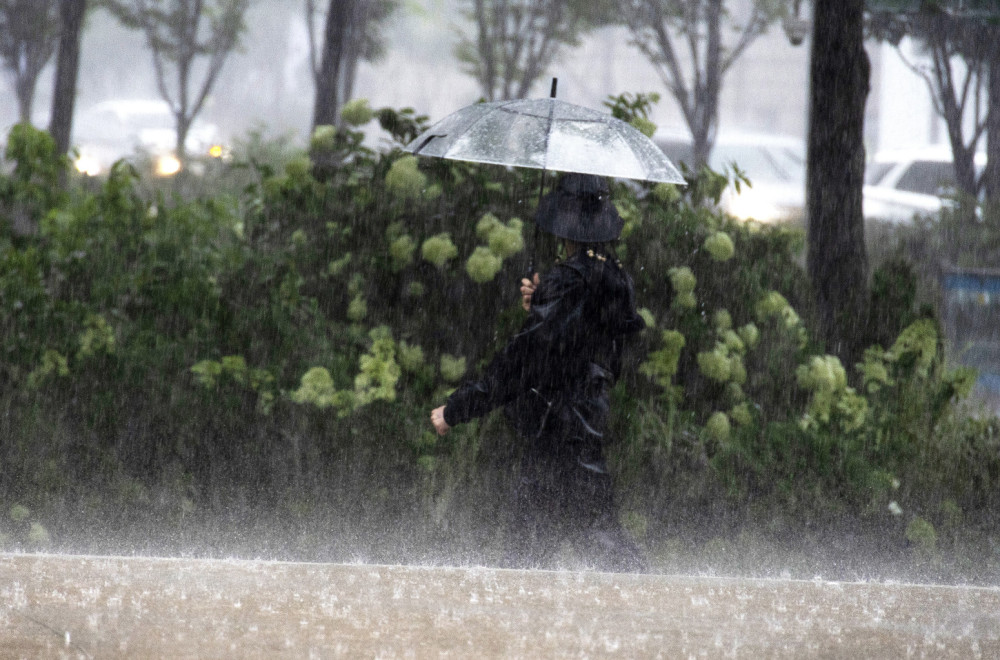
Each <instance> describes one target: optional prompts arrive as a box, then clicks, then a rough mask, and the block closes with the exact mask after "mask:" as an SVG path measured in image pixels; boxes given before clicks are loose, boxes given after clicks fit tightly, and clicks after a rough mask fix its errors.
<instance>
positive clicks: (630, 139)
mask: <svg viewBox="0 0 1000 660" xmlns="http://www.w3.org/2000/svg"><path fill="white" fill-rule="evenodd" d="M553 88H554V84H553ZM405 151H408V152H410V153H413V154H415V155H420V156H437V157H440V158H450V159H453V160H464V161H470V162H474V163H492V164H495V165H508V166H513V167H529V168H534V169H540V170H543V171H545V170H554V171H557V172H580V173H584V174H597V175H600V176H608V177H615V178H623V179H637V180H641V181H654V182H663V183H677V184H683V183H684V178H683V177H682V176H681V174H680V172H678V171H677V168H676V167H675V166H674V164H673V163H671V162H670V160H669V159H668V158H667V157H666V155H665V154H664V153H663V151H661V150H660V149H659V148H658V147H657V146H656V145H655V144H654V143H653V141H652V140H650V139H649V138H648V137H646V136H645V135H644V134H643V133H641V132H640V131H638V130H637V129H635V128H634V127H632V126H630V125H629V124H627V123H625V122H623V121H621V120H620V119H616V118H615V117H612V116H611V115H608V114H605V113H601V112H597V111H594V110H590V109H589V108H585V107H582V106H579V105H574V104H572V103H565V102H563V101H559V100H557V99H555V98H545V99H527V100H515V101H495V102H492V103H477V104H475V105H470V106H466V107H464V108H462V109H460V110H457V111H455V112H453V113H452V114H450V115H448V116H447V117H445V118H444V119H442V120H441V121H439V122H438V123H436V124H434V125H433V126H431V127H430V128H429V129H427V130H426V131H424V132H423V133H421V134H420V135H418V136H417V137H416V138H415V139H414V140H413V141H412V142H410V143H409V144H408V145H406V147H405Z"/></svg>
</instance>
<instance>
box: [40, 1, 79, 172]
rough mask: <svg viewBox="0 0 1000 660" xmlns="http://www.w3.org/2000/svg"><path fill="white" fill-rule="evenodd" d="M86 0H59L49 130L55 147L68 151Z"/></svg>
mask: <svg viewBox="0 0 1000 660" xmlns="http://www.w3.org/2000/svg"><path fill="white" fill-rule="evenodd" d="M86 11H87V0H62V1H61V2H60V3H59V55H58V57H57V58H56V82H55V91H54V93H53V95H52V116H51V118H50V119H49V133H51V134H52V139H53V140H55V143H56V150H57V151H58V152H59V153H61V154H65V153H66V152H67V151H69V139H70V130H71V127H72V126H73V107H74V105H75V103H76V79H77V74H78V73H79V70H80V33H81V31H82V30H83V16H84V14H85V13H86Z"/></svg>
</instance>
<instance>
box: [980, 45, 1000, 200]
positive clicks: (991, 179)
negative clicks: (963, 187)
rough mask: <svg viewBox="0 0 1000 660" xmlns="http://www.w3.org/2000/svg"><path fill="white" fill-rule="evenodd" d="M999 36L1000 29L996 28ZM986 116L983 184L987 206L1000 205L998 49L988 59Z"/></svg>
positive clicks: (999, 85) (999, 58)
mask: <svg viewBox="0 0 1000 660" xmlns="http://www.w3.org/2000/svg"><path fill="white" fill-rule="evenodd" d="M997 32H998V37H1000V30H997ZM987 112H988V113H989V114H988V115H987V116H986V172H984V174H983V184H984V189H985V192H986V201H987V202H988V203H989V204H988V205H989V206H1000V49H996V48H994V49H993V51H992V54H991V56H990V61H989V101H988V110H987Z"/></svg>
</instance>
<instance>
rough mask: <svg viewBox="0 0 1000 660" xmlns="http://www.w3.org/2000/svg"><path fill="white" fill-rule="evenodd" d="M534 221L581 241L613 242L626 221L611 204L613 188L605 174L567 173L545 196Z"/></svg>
mask: <svg viewBox="0 0 1000 660" xmlns="http://www.w3.org/2000/svg"><path fill="white" fill-rule="evenodd" d="M535 223H536V224H537V225H538V227H539V229H544V230H545V231H547V232H549V233H550V234H555V235H556V236H558V237H559V238H566V239H569V240H571V241H576V242H578V243H603V242H605V241H613V240H615V239H616V238H618V236H619V234H621V233H622V227H623V226H624V225H625V221H624V220H622V218H621V216H620V215H618V209H616V208H615V205H614V204H612V203H611V190H610V188H608V183H607V181H605V180H604V178H603V177H599V176H596V175H594V174H577V173H575V172H574V173H571V174H564V175H563V176H562V177H561V178H560V179H559V182H558V183H557V184H556V189H555V190H553V191H552V192H550V193H549V194H548V195H545V196H544V197H542V199H541V201H539V202H538V211H537V212H536V213H535Z"/></svg>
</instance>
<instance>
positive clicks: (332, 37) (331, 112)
mask: <svg viewBox="0 0 1000 660" xmlns="http://www.w3.org/2000/svg"><path fill="white" fill-rule="evenodd" d="M355 1H356V0H330V7H329V9H328V10H327V13H326V28H325V30H324V33H323V57H322V59H321V61H320V67H319V75H318V76H317V78H316V100H315V104H314V106H313V126H312V127H313V130H316V127H317V126H323V125H327V124H337V120H338V119H339V114H340V103H341V101H342V99H341V98H340V95H339V93H338V92H339V85H340V76H341V68H342V66H343V63H344V50H345V48H346V46H347V43H346V42H347V39H346V37H347V29H348V26H347V23H348V21H349V20H350V19H351V16H352V15H353V13H354V3H355Z"/></svg>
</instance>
